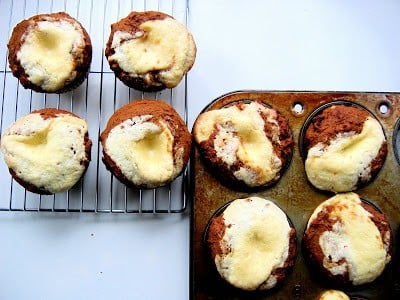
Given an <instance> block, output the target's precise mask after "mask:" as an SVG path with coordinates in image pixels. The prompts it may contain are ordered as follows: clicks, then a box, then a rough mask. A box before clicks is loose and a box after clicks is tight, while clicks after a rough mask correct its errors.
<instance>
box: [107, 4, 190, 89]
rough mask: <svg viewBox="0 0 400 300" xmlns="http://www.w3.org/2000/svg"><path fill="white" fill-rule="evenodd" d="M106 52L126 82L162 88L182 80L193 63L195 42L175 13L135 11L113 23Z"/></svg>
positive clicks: (113, 66) (114, 68)
mask: <svg viewBox="0 0 400 300" xmlns="http://www.w3.org/2000/svg"><path fill="white" fill-rule="evenodd" d="M105 55H106V57H107V60H108V62H109V64H110V68H111V69H112V70H113V71H114V73H115V75H116V76H117V77H118V78H119V79H120V80H121V81H122V82H123V83H125V84H126V85H127V86H129V87H132V88H135V89H137V90H141V91H159V90H162V89H165V88H173V87H175V86H177V85H178V84H179V83H180V82H181V80H182V78H183V76H184V75H185V74H186V73H187V72H188V71H189V70H190V69H191V68H192V66H193V64H194V61H195V58H196V44H195V42H194V39H193V36H192V35H191V34H190V32H189V31H188V30H187V28H186V27H185V26H184V25H183V24H182V23H180V22H179V21H177V20H176V19H174V18H173V17H172V16H170V15H167V14H165V13H162V12H157V11H146V12H137V11H133V12H131V13H130V14H129V15H128V16H127V17H126V18H123V19H121V20H119V21H118V22H117V23H114V24H112V25H111V33H110V36H109V39H108V42H107V45H106V49H105Z"/></svg>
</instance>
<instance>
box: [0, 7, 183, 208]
mask: <svg viewBox="0 0 400 300" xmlns="http://www.w3.org/2000/svg"><path fill="white" fill-rule="evenodd" d="M133 10H137V11H146V10H158V11H163V12H165V13H168V14H170V15H172V16H174V18H176V19H177V20H179V21H181V22H182V23H184V24H187V20H188V5H187V1H186V0H175V1H162V0H156V1H149V0H147V1H146V0H139V1H136V0H127V1H124V0H119V1H113V0H68V1H67V0H64V1H57V0H36V1H31V0H22V1H19V0H2V1H0V17H1V20H2V22H1V24H0V30H1V31H0V32H1V33H2V35H1V36H0V49H2V50H1V52H0V53H2V54H1V56H0V97H1V98H0V101H1V107H0V116H1V118H0V132H3V131H4V129H5V128H7V127H8V126H9V125H10V124H12V123H13V122H14V121H15V120H16V119H18V118H20V117H22V116H24V115H26V114H28V113H29V112H31V111H33V110H35V109H40V108H44V107H56V108H60V109H66V110H69V111H71V112H74V113H75V114H77V115H79V116H81V117H83V118H85V119H86V120H87V121H88V127H89V137H90V138H91V140H92V142H93V146H92V161H91V163H90V164H89V167H88V170H87V172H86V174H85V176H84V177H83V179H82V180H81V181H80V182H79V183H78V184H77V185H76V186H75V187H74V188H72V189H71V190H69V191H67V192H65V193H59V194H56V195H51V196H47V195H46V196H44V195H37V194H33V193H31V192H28V191H26V190H25V189H24V188H22V187H21V186H20V185H19V184H18V183H17V182H15V181H14V180H13V179H12V178H11V176H10V175H9V173H8V170H7V166H6V165H5V163H4V162H3V161H1V162H0V190H1V193H0V211H54V212H104V213H181V212H183V211H185V209H186V206H187V182H188V176H189V175H188V171H187V170H186V171H185V172H184V174H182V175H181V176H180V177H178V178H177V179H176V180H175V181H174V182H172V183H171V184H170V185H168V186H165V187H161V188H157V189H152V190H133V189H129V188H126V187H125V186H124V185H123V184H121V183H120V182H119V181H118V180H117V179H115V178H114V177H113V176H112V175H111V174H110V173H109V172H108V171H107V170H106V168H105V166H104V164H103V163H102V162H101V157H102V153H101V151H102V148H101V146H100V142H99V135H100V133H101V131H102V130H103V129H104V128H105V125H106V122H107V120H108V118H109V117H110V116H111V115H112V113H113V112H114V111H115V110H116V109H118V108H119V107H121V106H122V105H124V104H127V103H129V102H130V101H132V100H133V99H143V98H153V99H158V100H160V101H165V102H167V103H169V104H171V105H172V106H173V107H174V108H175V109H176V110H177V112H178V113H179V114H180V115H181V116H182V118H183V119H184V120H185V121H186V122H187V99H186V77H185V79H184V80H182V82H181V83H180V84H179V85H178V86H177V87H176V88H174V89H170V90H164V91H161V92H158V93H142V92H138V91H136V90H133V89H129V88H128V87H126V86H125V85H123V84H122V83H121V82H120V81H119V80H118V79H116V78H115V76H114V73H113V72H112V71H111V70H110V68H109V65H108V62H107V61H106V59H105V57H104V47H105V43H106V40H107V39H108V36H109V32H110V25H111V24H112V23H114V22H116V21H117V20H119V19H121V18H123V17H125V16H126V15H128V13H129V12H131V11H133ZM58 11H65V12H67V13H68V14H70V15H71V16H73V17H75V18H76V19H77V20H79V21H80V22H81V23H82V25H83V26H84V27H85V29H86V30H87V31H88V33H89V35H90V37H91V41H92V46H93V58H92V64H91V68H90V72H89V74H88V78H87V80H86V81H85V82H84V83H83V84H82V85H81V86H80V87H78V88H77V89H76V90H74V91H71V92H69V93H65V94H60V95H53V94H41V93H36V92H32V91H30V90H26V89H24V88H23V87H22V86H21V85H19V83H18V81H17V79H15V78H14V77H13V75H12V74H11V71H10V70H9V68H8V61H7V42H8V38H9V36H10V34H11V32H12V29H13V27H14V26H15V25H16V24H17V23H18V22H20V21H21V20H23V19H26V18H28V17H30V16H32V15H36V14H39V13H49V12H58Z"/></svg>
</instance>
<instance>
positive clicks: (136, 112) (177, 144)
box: [100, 99, 192, 188]
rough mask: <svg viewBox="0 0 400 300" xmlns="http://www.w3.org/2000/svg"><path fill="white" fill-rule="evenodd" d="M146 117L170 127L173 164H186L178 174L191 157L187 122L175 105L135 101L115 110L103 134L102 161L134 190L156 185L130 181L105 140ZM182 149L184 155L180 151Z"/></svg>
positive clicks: (147, 100) (144, 100)
mask: <svg viewBox="0 0 400 300" xmlns="http://www.w3.org/2000/svg"><path fill="white" fill-rule="evenodd" d="M144 115H149V116H151V118H150V119H149V120H147V122H152V123H155V124H157V125H159V124H160V122H161V121H163V122H165V123H166V124H167V126H168V129H169V130H170V131H171V134H172V136H173V138H174V139H173V147H172V151H173V153H172V156H173V160H174V165H176V164H177V163H178V161H177V160H178V159H179V160H181V161H182V163H183V164H182V169H181V170H180V172H179V174H181V173H182V172H183V170H184V169H185V167H186V165H187V163H188V161H189V157H190V148H191V142H192V139H191V135H190V133H189V131H188V129H187V127H186V124H185V122H184V121H183V120H182V118H181V117H180V116H179V114H178V113H177V112H176V111H175V109H174V108H173V107H172V106H170V105H168V104H167V103H165V102H162V101H159V100H152V99H143V100H135V101H132V102H130V103H129V104H127V105H125V106H123V107H121V108H120V109H118V110H117V111H115V113H114V114H113V115H112V116H111V117H110V118H109V120H108V122H107V126H106V128H105V129H104V131H103V132H102V133H101V135H100V140H101V144H102V147H103V158H102V160H103V162H104V164H105V166H106V168H107V169H108V170H109V171H110V172H111V173H112V174H113V175H114V176H115V177H116V178H117V179H118V180H120V181H121V182H122V183H124V184H125V185H127V186H129V187H133V188H153V186H149V185H148V184H136V183H134V182H132V181H131V180H129V179H128V178H127V177H126V175H125V174H124V173H123V172H122V170H121V169H120V167H119V166H118V165H117V164H116V162H115V161H114V160H113V159H112V157H111V156H110V155H109V154H108V152H107V146H106V141H107V138H108V135H109V134H110V131H111V130H112V129H113V128H115V127H116V126H118V125H120V124H121V123H123V122H124V121H126V120H128V119H132V118H134V117H139V116H144ZM180 149H183V152H182V151H180ZM178 152H179V153H178ZM179 174H178V175H179ZM178 175H177V176H178ZM177 176H175V177H174V178H169V180H168V181H166V182H163V183H160V185H165V184H167V183H169V182H171V181H172V180H174V179H175V178H176V177H177Z"/></svg>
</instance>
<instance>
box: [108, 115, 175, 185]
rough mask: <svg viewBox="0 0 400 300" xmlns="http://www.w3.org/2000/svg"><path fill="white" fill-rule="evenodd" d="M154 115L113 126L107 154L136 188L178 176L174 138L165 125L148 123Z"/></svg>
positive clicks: (109, 135)
mask: <svg viewBox="0 0 400 300" xmlns="http://www.w3.org/2000/svg"><path fill="white" fill-rule="evenodd" d="M151 117H152V116H151V115H144V116H138V117H133V118H131V119H128V120H125V121H124V122H122V123H121V124H119V125H118V126H116V127H114V128H113V129H112V130H111V131H110V133H109V134H108V137H107V139H106V144H105V147H106V152H107V154H108V155H109V156H110V157H111V159H112V160H113V161H114V162H115V163H116V164H117V166H118V167H119V168H120V169H121V171H122V173H123V174H124V176H125V177H126V178H127V179H128V180H130V181H132V182H134V183H135V184H137V185H141V184H145V185H148V186H156V185H159V184H160V183H166V182H168V181H169V180H170V179H171V178H173V177H175V176H177V175H178V173H179V167H180V166H181V162H179V161H178V162H177V164H174V154H173V143H174V137H173V135H172V133H171V131H170V129H169V128H168V126H167V125H166V124H164V123H163V122H161V123H160V124H159V125H158V124H155V123H153V122H149V119H151Z"/></svg>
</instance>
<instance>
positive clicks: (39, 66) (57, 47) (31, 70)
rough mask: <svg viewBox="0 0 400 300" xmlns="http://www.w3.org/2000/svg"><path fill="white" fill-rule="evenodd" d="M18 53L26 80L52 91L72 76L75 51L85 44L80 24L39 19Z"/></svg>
mask: <svg viewBox="0 0 400 300" xmlns="http://www.w3.org/2000/svg"><path fill="white" fill-rule="evenodd" d="M23 39H24V42H23V43H22V45H21V49H20V50H19V52H18V54H17V58H18V59H19V61H20V63H21V65H22V67H23V68H24V70H25V73H26V74H27V75H28V77H29V80H30V81H31V82H32V83H34V84H35V85H37V86H40V87H42V89H44V90H46V91H49V92H54V91H57V90H59V89H60V88H62V87H64V85H65V83H66V81H72V80H73V79H75V77H76V74H75V73H74V72H73V70H74V68H75V65H74V53H75V52H76V51H78V49H79V48H80V47H81V48H82V47H83V46H84V38H83V33H82V31H81V29H80V28H79V27H76V26H74V25H73V24H71V23H70V22H67V21H63V20H60V21H41V22H38V23H37V27H34V26H30V27H29V29H28V31H27V33H26V34H25V35H24V37H23Z"/></svg>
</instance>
